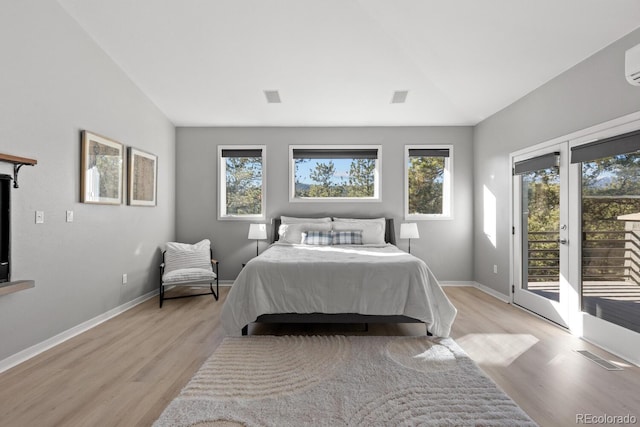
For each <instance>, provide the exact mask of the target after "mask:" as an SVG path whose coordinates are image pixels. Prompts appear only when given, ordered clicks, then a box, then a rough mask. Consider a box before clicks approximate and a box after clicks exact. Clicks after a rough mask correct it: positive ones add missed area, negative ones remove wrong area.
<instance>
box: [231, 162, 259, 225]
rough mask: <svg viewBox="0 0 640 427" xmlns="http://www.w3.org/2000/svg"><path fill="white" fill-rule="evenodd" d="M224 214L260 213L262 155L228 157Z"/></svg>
mask: <svg viewBox="0 0 640 427" xmlns="http://www.w3.org/2000/svg"><path fill="white" fill-rule="evenodd" d="M225 162H226V209H227V210H226V214H227V215H260V214H262V157H228V158H225Z"/></svg>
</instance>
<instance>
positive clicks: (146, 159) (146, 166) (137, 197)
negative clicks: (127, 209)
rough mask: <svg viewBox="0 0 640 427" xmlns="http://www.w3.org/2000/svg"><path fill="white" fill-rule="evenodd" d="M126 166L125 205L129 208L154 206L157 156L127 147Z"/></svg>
mask: <svg viewBox="0 0 640 427" xmlns="http://www.w3.org/2000/svg"><path fill="white" fill-rule="evenodd" d="M127 165H128V174H127V176H128V181H129V185H128V189H127V190H128V191H127V203H128V204H129V205H131V206H156V205H157V201H156V195H157V187H158V184H157V182H158V156H156V155H155V154H151V153H147V152H146V151H142V150H138V149H137V148H134V147H129V149H128V156H127Z"/></svg>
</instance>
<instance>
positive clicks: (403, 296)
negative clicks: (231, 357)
mask: <svg viewBox="0 0 640 427" xmlns="http://www.w3.org/2000/svg"><path fill="white" fill-rule="evenodd" d="M273 313H358V314H373V315H405V316H409V317H412V318H414V319H418V320H420V321H423V322H424V323H426V325H427V327H428V329H429V331H430V332H431V333H432V334H433V335H435V336H441V337H447V336H449V332H450V330H451V325H452V324H453V319H454V318H455V316H456V309H455V307H454V306H453V305H452V304H451V302H450V301H449V299H448V298H447V296H446V295H445V293H444V292H443V290H442V288H441V287H440V285H439V284H438V281H437V280H436V278H435V276H434V275H433V273H432V272H431V270H429V268H428V267H427V265H426V264H425V263H424V261H422V260H420V259H418V258H416V257H414V256H413V255H410V254H407V253H405V252H403V251H401V250H400V249H398V248H397V247H395V246H393V245H390V244H387V245H384V246H361V245H360V246H355V245H353V246H352V245H341V246H310V245H291V244H285V243H274V244H273V245H271V247H269V249H267V250H266V251H264V252H263V253H262V254H261V255H260V256H258V257H256V258H253V259H252V260H251V261H249V262H248V263H247V265H246V266H245V267H244V268H243V269H242V271H240V274H239V275H238V278H237V279H236V281H235V282H234V284H233V286H232V288H231V291H230V292H229V295H228V296H227V299H226V301H225V303H224V307H223V308H222V325H223V327H224V330H225V332H226V333H227V334H228V335H240V334H241V330H242V328H243V327H244V326H245V325H247V324H249V323H251V322H253V321H255V320H256V318H257V317H258V316H260V315H262V314H273Z"/></svg>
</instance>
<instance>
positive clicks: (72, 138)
mask: <svg viewBox="0 0 640 427" xmlns="http://www.w3.org/2000/svg"><path fill="white" fill-rule="evenodd" d="M0 46H1V48H0V52H2V65H1V66H0V94H1V95H0V152H2V153H7V154H13V155H17V156H22V157H29V158H35V159H37V160H38V164H37V165H36V166H34V167H28V166H25V167H23V168H22V170H21V172H20V176H19V183H20V188H19V189H14V190H12V194H11V197H12V215H11V218H12V222H13V224H12V233H13V234H12V271H13V274H12V279H13V280H17V279H33V280H35V282H36V286H35V288H33V289H29V290H25V291H21V292H17V293H13V294H9V295H4V296H0V360H2V359H4V358H6V357H8V356H10V355H12V354H15V353H17V352H19V351H21V350H23V349H26V348H28V347H30V346H32V345H35V344H37V343H40V342H42V341H44V340H46V339H48V338H50V337H52V336H55V335H56V334H58V333H60V332H63V331H65V330H67V329H69V328H71V327H74V326H76V325H78V324H80V323H82V322H84V321H86V320H89V319H91V318H93V317H95V316H98V315H100V314H102V313H105V312H106V311H108V310H110V309H112V308H114V307H117V306H119V305H121V304H123V303H125V302H128V301H131V300H133V299H134V298H136V297H138V296H140V295H143V294H145V293H148V292H150V291H152V290H154V289H155V288H156V287H157V280H158V267H157V265H158V260H159V251H158V245H159V244H161V243H162V242H165V241H167V240H171V239H173V238H174V236H175V199H174V197H175V164H174V153H175V129H174V127H173V125H172V124H171V123H170V122H169V121H168V120H167V119H166V118H165V117H164V116H163V114H161V113H160V112H159V110H158V109H157V108H156V107H155V106H154V105H153V104H152V103H151V102H150V101H149V100H148V99H147V98H146V97H145V95H143V94H142V93H141V92H140V90H139V89H138V88H137V87H136V86H135V85H134V84H133V83H132V82H131V81H130V80H129V78H128V77H127V76H126V75H125V74H124V73H123V72H122V71H121V70H120V68H119V67H118V66H116V64H115V63H114V62H113V61H112V60H111V59H110V58H109V57H108V56H107V55H106V54H105V53H104V52H103V51H102V50H101V49H100V48H98V47H97V45H96V44H95V43H94V42H93V41H92V40H91V39H90V38H89V37H88V36H87V34H86V33H84V32H83V31H82V30H81V29H80V27H79V26H78V25H77V23H76V22H75V21H74V20H72V19H71V18H70V17H69V16H68V15H67V14H66V13H65V12H64V11H63V9H62V8H61V7H60V6H59V5H58V3H57V2H55V1H46V0H21V1H6V2H3V4H2V13H0ZM82 129H87V130H90V131H93V132H95V133H98V134H101V135H104V136H107V137H110V138H112V139H115V140H117V141H119V142H121V143H123V144H125V145H126V146H135V147H137V148H140V149H142V150H145V151H149V152H152V153H154V154H157V155H158V159H159V182H158V206H157V207H153V208H144V207H129V206H126V205H121V206H98V205H85V204H81V203H79V192H80V181H79V176H80V131H81V130H82ZM12 171H13V169H12V166H11V165H10V164H8V163H0V173H5V174H12ZM36 210H42V211H44V212H45V223H44V224H39V225H36V224H35V223H34V222H35V221H34V213H35V211H36ZM66 210H73V211H74V212H75V220H74V222H72V223H66V222H65V211H66ZM123 273H127V274H128V279H129V283H128V284H127V285H126V286H123V285H122V284H121V277H122V274H123Z"/></svg>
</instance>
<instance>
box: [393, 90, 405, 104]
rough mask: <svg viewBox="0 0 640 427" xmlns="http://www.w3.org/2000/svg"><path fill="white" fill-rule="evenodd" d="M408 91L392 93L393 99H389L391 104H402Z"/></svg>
mask: <svg viewBox="0 0 640 427" xmlns="http://www.w3.org/2000/svg"><path fill="white" fill-rule="evenodd" d="M408 93H409V91H408V90H397V91H395V92H393V97H392V98H391V103H392V104H404V103H405V102H406V101H407V94H408Z"/></svg>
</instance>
